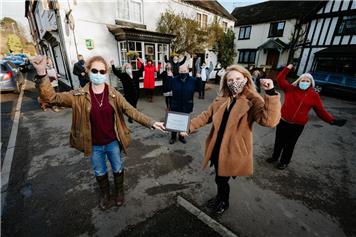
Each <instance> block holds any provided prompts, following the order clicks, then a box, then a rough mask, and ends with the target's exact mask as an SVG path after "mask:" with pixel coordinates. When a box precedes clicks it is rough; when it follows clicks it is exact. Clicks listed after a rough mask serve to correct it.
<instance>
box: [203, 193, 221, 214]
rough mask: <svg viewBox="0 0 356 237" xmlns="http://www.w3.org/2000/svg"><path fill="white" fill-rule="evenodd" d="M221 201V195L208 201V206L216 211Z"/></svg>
mask: <svg viewBox="0 0 356 237" xmlns="http://www.w3.org/2000/svg"><path fill="white" fill-rule="evenodd" d="M220 200H221V199H220V197H219V195H216V196H215V197H213V198H211V199H209V200H208V201H207V203H206V206H207V207H208V208H209V209H211V210H215V208H216V207H217V206H218V204H219V203H220Z"/></svg>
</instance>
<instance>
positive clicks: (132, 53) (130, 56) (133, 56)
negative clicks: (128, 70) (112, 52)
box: [126, 51, 140, 59]
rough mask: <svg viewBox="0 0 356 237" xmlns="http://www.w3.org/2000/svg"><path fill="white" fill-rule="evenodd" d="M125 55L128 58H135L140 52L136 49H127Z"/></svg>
mask: <svg viewBox="0 0 356 237" xmlns="http://www.w3.org/2000/svg"><path fill="white" fill-rule="evenodd" d="M126 55H127V57H128V58H129V59H136V58H138V57H139V56H140V54H139V53H138V52H136V51H128V52H127V53H126Z"/></svg>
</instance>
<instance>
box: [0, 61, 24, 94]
mask: <svg viewBox="0 0 356 237" xmlns="http://www.w3.org/2000/svg"><path fill="white" fill-rule="evenodd" d="M0 67H1V69H0V91H14V92H16V93H19V92H20V88H21V85H22V84H23V83H24V78H23V75H22V73H21V71H20V70H19V68H18V67H17V66H16V65H15V64H13V63H12V62H10V61H4V60H1V61H0Z"/></svg>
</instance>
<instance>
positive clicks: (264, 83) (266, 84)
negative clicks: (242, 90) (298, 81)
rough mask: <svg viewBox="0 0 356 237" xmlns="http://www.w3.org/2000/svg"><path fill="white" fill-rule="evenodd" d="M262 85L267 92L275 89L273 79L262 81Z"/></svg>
mask: <svg viewBox="0 0 356 237" xmlns="http://www.w3.org/2000/svg"><path fill="white" fill-rule="evenodd" d="M260 85H261V87H262V89H264V90H265V91H267V90H271V89H273V87H274V85H273V81H272V80H271V79H266V78H264V79H260Z"/></svg>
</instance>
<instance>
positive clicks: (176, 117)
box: [164, 111, 190, 132]
mask: <svg viewBox="0 0 356 237" xmlns="http://www.w3.org/2000/svg"><path fill="white" fill-rule="evenodd" d="M189 124H190V114H186V113H179V112H173V111H169V112H167V114H166V121H165V123H164V126H165V127H166V130H167V131H172V132H188V130H189Z"/></svg>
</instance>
